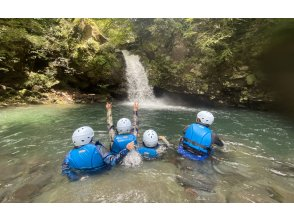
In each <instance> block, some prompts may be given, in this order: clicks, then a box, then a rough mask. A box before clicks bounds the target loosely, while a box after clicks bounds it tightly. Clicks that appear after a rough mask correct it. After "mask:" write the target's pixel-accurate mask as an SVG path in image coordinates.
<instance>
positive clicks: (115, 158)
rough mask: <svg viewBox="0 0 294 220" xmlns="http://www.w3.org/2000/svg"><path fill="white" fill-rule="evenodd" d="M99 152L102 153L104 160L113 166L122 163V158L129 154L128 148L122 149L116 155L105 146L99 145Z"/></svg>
mask: <svg viewBox="0 0 294 220" xmlns="http://www.w3.org/2000/svg"><path fill="white" fill-rule="evenodd" d="M97 149H98V151H99V153H100V154H101V156H102V158H103V161H104V162H105V163H106V164H108V165H111V166H115V165H116V164H118V163H120V162H121V161H122V159H123V158H124V157H125V156H126V155H127V154H128V152H129V150H128V149H123V150H121V151H120V152H119V153H118V154H116V155H114V154H112V153H111V152H109V151H107V149H106V148H105V147H103V146H97Z"/></svg>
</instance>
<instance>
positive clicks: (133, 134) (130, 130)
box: [106, 102, 139, 154]
mask: <svg viewBox="0 0 294 220" xmlns="http://www.w3.org/2000/svg"><path fill="white" fill-rule="evenodd" d="M138 109H139V104H138V102H134V106H133V126H132V123H131V121H130V119H128V118H121V119H119V120H118V121H117V124H116V129H115V128H114V126H113V120H112V104H111V103H108V102H107V103H106V110H107V128H108V133H109V137H110V142H111V143H110V151H111V152H112V153H113V154H117V153H119V152H120V151H121V150H123V149H125V148H126V146H127V144H128V143H130V142H134V144H137V135H138V123H139V122H138Z"/></svg>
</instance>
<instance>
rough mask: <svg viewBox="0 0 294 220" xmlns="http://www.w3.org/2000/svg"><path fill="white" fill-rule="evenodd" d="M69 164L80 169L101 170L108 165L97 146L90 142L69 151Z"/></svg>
mask: <svg viewBox="0 0 294 220" xmlns="http://www.w3.org/2000/svg"><path fill="white" fill-rule="evenodd" d="M69 166H70V167H71V168H74V169H78V170H91V169H97V170H99V169H101V168H103V167H106V164H105V163H104V161H103V158H102V156H101V154H100V153H99V151H98V150H97V146H95V145H94V144H91V143H90V144H86V145H83V146H81V147H79V148H74V149H72V150H71V151H70V152H69Z"/></svg>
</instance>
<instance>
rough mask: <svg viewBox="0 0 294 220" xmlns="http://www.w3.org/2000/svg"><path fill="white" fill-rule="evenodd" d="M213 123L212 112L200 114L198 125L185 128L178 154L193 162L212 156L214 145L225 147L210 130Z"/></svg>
mask: <svg viewBox="0 0 294 220" xmlns="http://www.w3.org/2000/svg"><path fill="white" fill-rule="evenodd" d="M213 121H214V117H213V115H212V114H211V113H210V112H207V111H201V112H199V113H198V114H197V119H196V123H193V124H191V125H189V126H187V127H186V128H185V130H184V135H183V137H182V138H181V140H180V144H179V148H178V153H180V154H182V155H183V156H184V157H187V158H189V159H192V160H204V159H206V158H207V157H209V156H210V155H211V154H212V152H213V149H212V145H213V144H216V145H218V146H223V145H224V144H223V142H222V141H221V140H220V139H219V137H218V136H217V135H216V134H215V133H214V132H213V131H212V130H211V129H210V128H209V126H210V125H211V124H212V123H213Z"/></svg>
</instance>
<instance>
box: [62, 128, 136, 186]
mask: <svg viewBox="0 0 294 220" xmlns="http://www.w3.org/2000/svg"><path fill="white" fill-rule="evenodd" d="M72 141H73V144H74V148H73V149H71V150H70V151H69V152H68V154H67V155H66V156H65V158H64V160H63V163H62V175H66V176H67V177H68V179H69V180H70V181H76V180H79V179H84V178H86V176H87V175H91V174H96V173H99V172H100V171H103V170H108V169H110V168H111V167H112V166H114V165H116V164H118V163H120V162H121V161H122V159H123V158H124V157H125V156H126V155H127V153H128V152H129V151H131V150H133V149H134V143H133V142H131V143H129V144H128V145H127V146H126V148H124V149H122V150H120V151H119V152H118V153H117V154H116V155H114V154H112V153H110V152H109V151H107V149H106V148H105V147H104V146H103V145H102V144H101V143H100V142H99V141H96V143H94V142H93V141H94V131H93V129H92V128H91V127H88V126H83V127H80V128H78V129H76V130H75V131H74V133H73V135H72Z"/></svg>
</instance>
